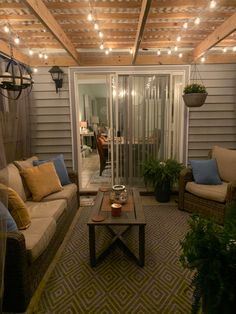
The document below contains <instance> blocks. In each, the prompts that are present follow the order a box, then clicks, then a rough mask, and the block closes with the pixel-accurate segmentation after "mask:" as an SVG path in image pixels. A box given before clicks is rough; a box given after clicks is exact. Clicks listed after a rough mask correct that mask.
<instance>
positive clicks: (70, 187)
mask: <svg viewBox="0 0 236 314" xmlns="http://www.w3.org/2000/svg"><path fill="white" fill-rule="evenodd" d="M62 188H63V189H62V191H59V192H56V193H53V194H50V195H48V196H46V197H44V198H43V199H42V201H43V202H45V201H51V200H58V199H65V200H66V201H67V205H69V204H70V202H71V200H72V198H73V196H74V195H75V194H76V192H77V185H76V184H74V183H71V184H67V185H63V187H62Z"/></svg>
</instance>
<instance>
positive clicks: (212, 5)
mask: <svg viewBox="0 0 236 314" xmlns="http://www.w3.org/2000/svg"><path fill="white" fill-rule="evenodd" d="M215 7H216V1H215V0H211V2H210V8H211V9H214V8H215Z"/></svg>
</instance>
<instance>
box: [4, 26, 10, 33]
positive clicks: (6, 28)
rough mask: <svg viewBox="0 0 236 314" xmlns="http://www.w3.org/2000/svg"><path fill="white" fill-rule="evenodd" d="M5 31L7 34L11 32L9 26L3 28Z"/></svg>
mask: <svg viewBox="0 0 236 314" xmlns="http://www.w3.org/2000/svg"><path fill="white" fill-rule="evenodd" d="M3 30H4V32H5V33H9V32H10V28H9V27H8V26H7V25H5V26H4V27H3Z"/></svg>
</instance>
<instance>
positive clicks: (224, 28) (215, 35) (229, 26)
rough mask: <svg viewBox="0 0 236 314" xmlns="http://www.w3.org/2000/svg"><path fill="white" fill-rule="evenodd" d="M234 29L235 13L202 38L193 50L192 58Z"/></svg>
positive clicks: (235, 24)
mask: <svg viewBox="0 0 236 314" xmlns="http://www.w3.org/2000/svg"><path fill="white" fill-rule="evenodd" d="M235 30H236V13H234V14H233V15H231V17H230V18H228V19H227V20H226V21H225V22H224V23H223V24H221V25H220V26H219V27H217V28H216V29H215V30H214V31H213V32H212V33H211V34H210V35H209V36H208V37H207V38H206V39H204V40H203V41H202V42H201V43H200V44H199V45H198V46H197V47H196V48H195V49H194V52H193V58H194V60H196V59H198V58H199V57H201V56H202V55H203V54H204V53H205V52H206V51H207V50H209V49H210V48H212V47H214V46H215V45H217V44H218V43H219V42H220V41H222V40H223V39H224V38H226V37H227V36H229V35H230V34H232V33H233V32H234V31H235Z"/></svg>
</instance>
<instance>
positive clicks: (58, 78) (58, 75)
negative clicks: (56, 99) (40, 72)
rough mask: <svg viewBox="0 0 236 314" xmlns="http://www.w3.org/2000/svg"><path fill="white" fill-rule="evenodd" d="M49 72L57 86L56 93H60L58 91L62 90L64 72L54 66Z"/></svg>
mask: <svg viewBox="0 0 236 314" xmlns="http://www.w3.org/2000/svg"><path fill="white" fill-rule="evenodd" d="M48 72H50V73H51V76H52V79H53V81H54V82H55V85H56V93H58V89H59V88H62V82H63V74H64V72H63V71H62V70H61V69H60V68H59V67H58V66H53V67H52V68H51V69H50V70H49V71H48Z"/></svg>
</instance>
